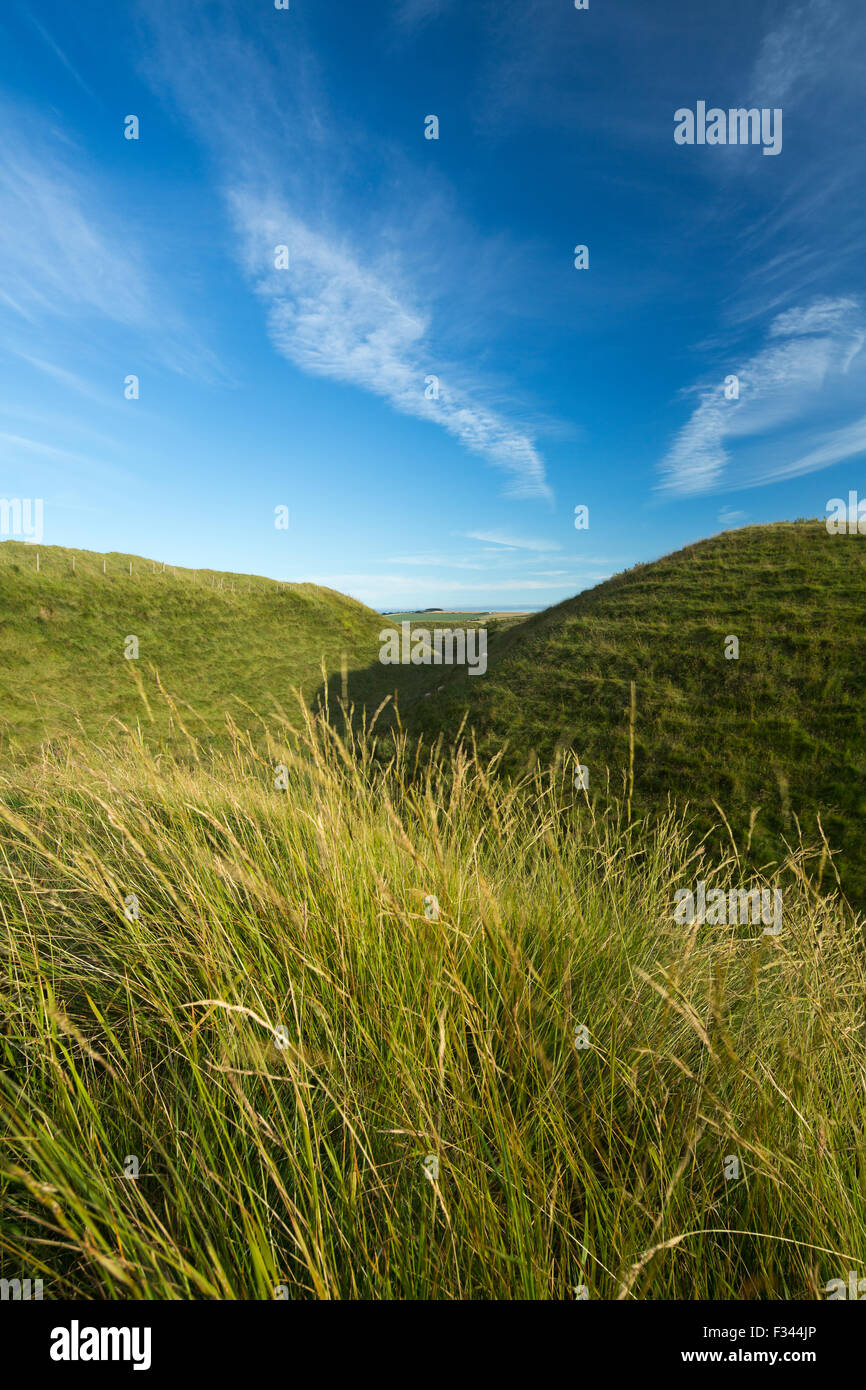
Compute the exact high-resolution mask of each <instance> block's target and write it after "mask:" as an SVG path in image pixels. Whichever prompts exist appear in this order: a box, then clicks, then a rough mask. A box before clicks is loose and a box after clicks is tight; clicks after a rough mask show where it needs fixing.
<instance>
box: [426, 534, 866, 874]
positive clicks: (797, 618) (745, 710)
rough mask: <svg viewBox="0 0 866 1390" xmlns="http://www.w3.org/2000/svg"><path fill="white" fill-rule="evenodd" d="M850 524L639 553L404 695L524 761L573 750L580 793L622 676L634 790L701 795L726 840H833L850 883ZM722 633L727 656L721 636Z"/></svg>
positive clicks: (601, 778) (865, 780) (857, 592)
mask: <svg viewBox="0 0 866 1390" xmlns="http://www.w3.org/2000/svg"><path fill="white" fill-rule="evenodd" d="M864 620H866V541H864V540H863V539H862V537H858V536H828V535H827V532H826V529H825V528H824V526H823V525H822V524H819V523H790V524H778V525H772V526H759V527H749V528H746V529H743V530H740V531H734V532H726V533H724V534H723V535H721V536H718V537H715V538H714V539H712V540H707V541H701V542H699V543H698V544H696V545H693V546H689V547H688V548H687V549H685V550H682V551H679V552H677V553H675V554H673V555H670V556H668V557H666V558H664V559H662V560H659V561H657V562H656V563H653V564H648V565H640V566H637V567H636V568H634V569H632V570H629V571H627V572H625V573H623V574H621V575H617V576H616V577H615V578H613V579H611V580H609V581H608V582H606V583H604V584H601V585H599V586H598V587H597V588H595V589H592V590H589V591H587V592H586V593H583V594H580V595H579V596H578V597H577V598H574V599H570V600H568V601H567V602H565V603H562V604H559V605H558V606H557V607H556V608H552V609H548V610H546V611H545V612H544V613H541V614H538V615H537V616H535V617H532V618H529V619H527V620H526V621H525V622H523V623H520V624H519V625H518V626H516V627H514V628H512V629H511V630H510V631H508V632H506V633H504V634H503V635H502V636H501V637H499V638H497V639H494V640H493V641H491V645H490V663H489V669H488V672H487V674H486V675H485V676H483V677H475V678H472V679H469V678H467V677H466V676H465V675H461V674H459V673H446V675H445V676H444V677H443V676H439V681H441V680H442V679H443V678H444V679H445V682H446V691H445V693H444V694H443V695H441V696H439V697H438V698H437V700H436V701H423V702H422V701H418V702H417V703H415V704H414V705H412V704H409V705H407V704H406V703H404V705H403V709H402V712H403V715H404V718H405V717H406V716H407V715H408V717H409V722H410V725H412V726H413V727H423V728H424V729H425V730H426V731H427V732H428V733H432V734H436V733H439V732H442V733H444V734H445V735H446V736H448V735H449V734H450V733H451V731H453V729H454V728H456V727H457V725H458V724H459V720H460V717H461V714H462V712H463V711H464V710H465V709H467V708H468V710H469V723H470V725H471V726H473V727H474V728H475V729H476V730H477V733H478V736H479V746H480V747H481V748H482V749H483V750H484V751H485V752H488V753H492V752H494V751H495V750H496V749H497V748H499V747H500V745H501V743H502V742H503V741H504V740H509V742H510V748H511V751H510V753H509V755H508V761H510V762H511V764H512V765H514V766H526V762H527V758H528V757H530V758H531V757H532V756H533V755H534V756H536V757H537V758H538V759H539V760H541V762H542V763H548V762H550V761H555V760H556V759H557V757H562V756H563V755H565V756H566V758H571V757H572V755H573V756H574V757H579V760H580V761H581V762H582V763H584V764H585V765H587V766H588V767H589V769H590V792H591V793H593V792H594V791H597V790H598V789H599V788H601V787H603V786H604V784H605V771H606V769H611V770H612V773H613V779H614V783H615V786H616V789H617V791H618V792H621V791H622V787H623V781H622V778H623V775H624V772H623V770H624V769H627V767H628V762H629V703H630V682H632V681H634V683H635V697H636V722H635V803H636V805H637V806H638V807H647V806H658V805H660V804H664V803H665V802H666V800H667V798H668V796H669V795H672V796H674V797H676V798H677V799H678V800H679V801H680V802H682V801H684V800H685V799H686V798H688V800H689V801H690V802H691V803H692V805H693V806H694V807H695V808H696V809H697V810H698V811H699V812H700V813H701V815H702V817H703V820H704V823H706V824H709V823H710V820H714V821H715V822H716V823H718V819H719V818H718V815H717V814H716V813H715V812H714V811H713V807H712V802H713V800H714V799H715V800H716V801H717V802H718V803H719V805H720V806H721V807H722V808H723V809H724V811H725V813H726V815H727V816H728V818H729V820H730V822H731V826H732V829H733V831H734V834H735V836H736V837H737V840H738V843H742V842H743V841H744V840H745V839H746V838H747V837H748V830H749V822H750V816H751V812H752V811H753V809H754V808H760V809H759V813H758V816H757V820H756V822H755V826H754V831H753V838H752V847H753V850H754V853H755V855H756V856H757V858H758V859H760V858H761V856H762V855H766V856H775V855H776V854H777V853H778V852H779V844H780V837H782V836H788V837H791V838H792V839H796V838H797V827H796V822H795V816H798V817H800V818H801V824H802V826H803V830H804V833H805V834H806V835H807V837H813V838H816V837H817V838H819V836H818V831H817V828H816V825H815V819H814V812H816V811H820V813H821V816H822V823H823V825H824V829H825V831H826V832H827V834H828V837H829V840H830V842H831V845H832V846H833V847H834V848H839V849H841V850H842V854H841V856H840V859H839V861H838V862H839V866H840V870H841V872H842V875H843V881H844V883H845V886H846V888H847V889H848V890H849V891H850V892H851V893H853V894H854V895H855V896H857V897H858V898H860V899H861V900H862V898H864V897H866V846H864V845H863V843H862V837H861V836H860V833H859V829H858V826H859V824H860V822H861V821H862V817H863V814H864V811H866V737H864V736H866V691H864V682H866V644H864V640H863V638H864V632H863V624H864ZM728 634H736V635H737V636H738V637H739V641H740V656H739V660H737V661H733V660H731V661H729V660H725V656H724V639H725V637H726V636H727V635H728Z"/></svg>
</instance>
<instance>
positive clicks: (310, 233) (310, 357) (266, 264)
mask: <svg viewBox="0 0 866 1390" xmlns="http://www.w3.org/2000/svg"><path fill="white" fill-rule="evenodd" d="M229 205H230V208H231V212H232V216H233V220H234V224H235V227H236V229H237V232H238V235H239V238H240V240H241V244H242V248H243V261H244V265H245V268H246V270H247V272H248V274H249V276H250V278H251V280H252V282H253V283H254V285H255V289H256V292H257V293H258V294H259V295H260V296H261V298H262V299H263V300H264V302H265V303H266V304H267V311H268V312H267V323H268V332H269V334H270V337H271V341H272V342H273V344H274V346H275V348H276V349H277V351H278V352H280V353H281V354H282V356H283V357H285V358H286V359H287V360H288V361H290V362H293V363H294V364H295V365H296V366H298V367H300V368H302V369H303V370H304V371H308V372H312V373H315V374H316V375H319V376H327V377H330V378H332V379H334V380H337V381H342V382H346V383H348V384H351V385H353V386H357V387H359V388H361V389H362V390H366V391H369V392H371V393H372V394H374V395H376V396H379V397H381V398H382V399H383V400H386V401H387V402H388V404H389V405H390V406H392V407H393V408H394V409H395V410H399V411H400V412H401V413H402V414H404V415H414V416H416V417H418V418H419V419H423V420H427V421H429V422H430V423H431V424H435V425H438V426H440V427H441V428H442V429H444V430H446V431H447V432H448V433H449V434H450V435H452V436H453V437H454V438H455V439H457V440H458V441H459V442H460V443H461V444H462V445H463V446H464V447H465V448H466V449H468V450H469V451H470V452H472V453H474V454H477V455H479V456H481V457H482V458H484V459H486V460H487V461H488V462H489V463H491V464H493V465H495V466H496V467H497V468H499V469H501V470H502V471H503V472H504V473H505V474H507V476H508V479H509V481H508V486H507V493H508V495H509V496H513V497H548V498H549V497H550V495H551V494H550V489H549V487H548V485H547V482H546V479H545V468H544V463H543V460H542V458H541V456H540V454H539V452H538V450H537V448H536V445H535V442H534V440H533V439H532V437H531V435H530V434H529V433H528V432H527V430H526V429H524V428H522V427H521V426H519V425H515V424H514V423H513V421H511V420H509V419H507V418H506V417H505V416H503V415H502V414H501V413H500V412H499V411H497V410H495V409H493V408H492V407H490V406H488V405H486V404H485V403H484V402H483V401H482V400H481V399H479V397H478V394H477V392H475V391H473V390H467V389H466V388H465V387H464V386H463V385H462V384H461V382H460V379H459V378H460V372H459V368H439V370H437V371H435V372H434V371H433V364H436V366H437V367H438V364H439V362H440V355H439V353H438V352H437V350H436V349H435V348H434V346H433V344H432V343H431V341H430V317H429V313H427V312H425V311H424V310H422V309H420V308H418V307H417V306H416V305H415V304H414V303H413V302H412V300H411V298H410V297H409V296H408V295H407V293H406V292H405V290H404V289H403V287H402V286H401V285H400V284H399V283H397V281H396V278H395V277H393V276H392V277H391V278H387V277H386V276H385V274H384V273H383V272H382V271H381V270H380V269H377V268H373V267H371V266H369V265H364V264H362V263H361V262H360V261H359V260H358V259H357V257H356V256H355V254H354V252H353V250H351V249H350V248H349V247H348V246H347V245H340V244H338V243H336V242H335V241H332V240H330V239H329V238H327V237H326V236H324V235H323V234H321V233H319V232H316V231H314V230H313V229H312V228H311V227H310V226H309V225H307V224H306V223H304V222H302V221H301V220H300V219H298V218H297V217H295V216H293V215H292V212H291V210H290V209H289V207H288V206H287V205H286V204H285V203H283V202H281V200H280V199H279V198H278V197H276V196H275V195H273V194H267V193H264V194H259V193H256V192H253V191H252V190H250V189H247V188H234V189H232V190H231V191H230V193H229ZM277 246H286V247H287V248H288V249H289V255H290V266H289V268H288V269H279V270H278V269H275V267H274V260H275V255H274V253H275V248H276V247H277ZM433 375H435V376H436V377H437V379H438V382H437V389H438V397H437V398H434V397H433V396H432V395H431V396H429V397H428V395H427V385H428V382H429V378H430V377H431V376H433ZM432 389H433V388H432V386H431V390H432Z"/></svg>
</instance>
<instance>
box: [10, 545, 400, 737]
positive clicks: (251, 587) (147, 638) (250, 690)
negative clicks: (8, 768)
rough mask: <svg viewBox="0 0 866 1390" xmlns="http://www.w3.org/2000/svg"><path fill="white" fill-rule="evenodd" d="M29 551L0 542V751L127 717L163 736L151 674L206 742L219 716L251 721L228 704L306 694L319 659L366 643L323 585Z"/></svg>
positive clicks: (372, 644)
mask: <svg viewBox="0 0 866 1390" xmlns="http://www.w3.org/2000/svg"><path fill="white" fill-rule="evenodd" d="M35 552H36V547H34V546H32V545H27V544H25V543H23V542H18V541H7V542H5V543H3V544H2V545H0V740H2V742H0V746H2V745H3V744H4V743H5V744H7V745H8V743H10V742H11V744H12V746H13V747H16V748H20V749H24V750H25V751H32V750H33V749H34V748H35V747H37V746H38V745H39V743H40V742H41V740H43V739H46V738H49V739H50V738H56V737H59V736H62V735H65V734H68V733H70V732H73V731H75V729H76V727H77V726H78V727H83V729H84V730H85V731H86V732H87V734H88V735H90V736H92V737H94V738H97V739H104V737H105V735H106V734H107V733H110V732H113V731H116V729H117V724H116V722H115V721H116V720H121V721H122V722H123V723H124V724H126V725H134V724H135V722H136V720H140V721H141V724H142V726H143V727H144V728H145V729H147V730H148V732H149V733H151V734H154V735H156V736H157V737H158V738H160V739H163V738H165V737H166V736H168V735H170V733H171V726H170V719H171V716H170V713H169V709H168V706H167V705H166V703H165V701H164V700H163V699H162V697H161V696H160V694H159V689H158V686H157V682H156V677H155V675H154V672H155V671H158V673H159V678H160V679H161V681H162V683H163V685H164V687H165V689H166V690H167V691H168V693H169V695H170V696H171V697H172V698H173V699H174V700H176V701H177V702H178V713H179V715H180V718H181V719H182V720H183V721H184V723H185V724H187V725H188V727H189V729H190V731H191V732H193V733H194V734H195V735H196V736H197V737H199V738H201V739H203V740H205V741H207V740H209V738H210V736H211V733H213V734H216V735H219V734H220V733H221V732H222V731H224V729H225V717H224V716H225V713H226V711H228V712H230V713H231V714H232V716H233V717H234V719H236V720H237V721H238V722H239V723H241V724H249V723H252V722H253V721H252V720H251V719H250V717H249V716H248V715H247V713H246V711H244V709H243V707H242V705H241V704H240V703H239V700H242V701H245V702H246V703H247V704H249V705H251V706H252V707H253V708H254V709H255V711H256V713H258V714H261V715H263V716H269V715H270V714H271V713H272V712H273V710H274V709H275V708H276V707H278V706H281V707H283V708H286V709H288V710H290V711H293V710H295V708H296V704H295V700H294V698H293V694H292V692H293V689H294V688H295V687H297V686H300V687H301V688H302V689H303V690H304V693H305V694H306V696H307V697H308V698H309V697H311V696H312V695H313V693H314V692H315V690H316V689H317V688H318V687H319V685H320V684H321V661H322V658H323V656H324V657H325V659H326V662H327V667H328V669H329V670H330V671H335V670H336V671H337V672H339V670H340V664H341V658H342V654H343V653H345V654H346V656H347V659H348V665H349V667H350V668H352V667H364V666H367V665H368V663H369V662H370V661H372V660H374V659H375V655H376V653H377V652H378V641H377V634H378V632H379V631H380V629H381V625H382V624H381V619H380V618H379V615H378V614H375V613H373V611H372V610H371V609H368V608H366V607H365V606H364V605H363V604H361V603H357V602H355V601H354V600H353V599H350V598H347V597H346V596H345V595H343V594H338V593H335V592H334V591H333V590H331V589H323V588H319V587H318V586H316V585H313V584H285V585H279V584H277V583H275V582H274V581H273V580H269V579H260V578H257V577H255V576H250V575H234V574H221V573H219V572H215V571H211V570H198V571H195V572H194V571H191V570H183V569H179V568H175V569H166V570H165V571H163V570H162V568H161V566H158V565H157V566H154V564H153V562H152V561H150V560H145V559H142V558H141V557H140V556H129V555H119V554H110V555H108V556H105V557H103V556H102V555H97V554H95V553H93V552H91V551H83V550H67V549H65V548H63V547H60V546H40V547H39V558H40V571H39V573H37V572H36V553H35ZM73 556H74V557H75V572H74V573H73V570H72V558H73ZM103 559H105V561H106V571H107V572H106V574H103V572H102V564H103ZM130 560H131V561H132V566H133V573H132V577H130V575H129V562H130ZM212 580H215V584H213V583H212ZM220 583H222V585H223V587H222V588H220V587H219V585H220ZM231 584H234V586H235V587H234V590H232V589H231V588H230V587H229V586H230V585H231ZM130 634H134V635H135V636H137V637H138V639H139V653H140V655H139V659H138V661H128V660H126V659H125V657H124V640H125V638H126V637H127V636H128V635H130ZM136 675H137V676H139V677H140V679H141V683H142V686H143V688H144V689H145V691H146V694H147V697H148V703H149V708H150V711H151V713H152V716H153V721H154V722H153V725H152V726H150V721H149V718H148V710H147V706H146V704H145V702H144V700H143V699H142V697H141V695H140V694H139V692H138V689H137V687H136V681H135V676H136ZM338 679H339V677H338ZM184 701H187V702H188V703H189V705H190V706H192V709H193V710H194V711H195V713H194V714H193V713H192V712H191V711H190V709H189V708H187V706H186V705H185V704H184ZM79 721H80V722H79ZM176 724H177V719H175V733H176V732H177V730H176Z"/></svg>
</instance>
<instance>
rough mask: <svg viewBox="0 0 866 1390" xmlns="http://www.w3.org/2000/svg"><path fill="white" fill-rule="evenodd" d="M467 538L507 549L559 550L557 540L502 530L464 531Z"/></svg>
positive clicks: (559, 546)
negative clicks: (515, 534) (516, 534)
mask: <svg viewBox="0 0 866 1390" xmlns="http://www.w3.org/2000/svg"><path fill="white" fill-rule="evenodd" d="M462 534H463V535H464V536H465V537H466V539H467V540H471V541H486V542H487V543H488V544H490V545H501V546H505V547H506V548H507V549H509V550H535V551H539V552H542V551H546V550H561V549H562V546H561V545H559V544H558V542H557V541H548V540H543V539H540V538H532V537H527V536H512V535H509V534H507V533H505V534H503V532H502V531H464V532H463V533H462Z"/></svg>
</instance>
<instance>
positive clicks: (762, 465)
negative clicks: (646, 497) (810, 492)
mask: <svg viewBox="0 0 866 1390" xmlns="http://www.w3.org/2000/svg"><path fill="white" fill-rule="evenodd" d="M864 341H866V332H864V328H863V326H862V323H861V313H860V309H859V305H858V304H857V302H856V301H855V300H853V299H850V298H836V299H820V300H816V301H814V302H812V303H811V304H808V305H805V306H802V307H797V308H792V309H789V310H787V311H785V312H784V313H782V314H779V315H778V316H777V317H776V318H775V319H774V320H773V322H772V323H771V324H770V326H769V329H768V331H767V335H766V342H765V344H764V346H763V347H761V348H760V349H759V350H758V351H757V352H755V353H753V354H752V356H750V357H748V358H747V359H746V360H745V361H744V362H742V363H741V364H739V365H737V366H733V365H732V366H731V367H730V368H728V369H726V370H725V371H724V372H720V373H719V378H718V380H717V382H715V383H713V384H712V385H704V386H702V387H700V388H698V394H699V398H700V403H699V405H698V406H697V408H696V409H695V410H694V411H693V413H692V415H691V417H690V419H689V420H688V421H687V423H686V424H685V425H684V426H683V428H682V429H681V430H680V432H679V434H678V435H677V437H676V439H675V440H674V443H673V445H672V446H671V448H670V449H669V451H668V453H667V454H666V456H665V458H664V459H663V460H662V463H661V483H660V487H661V489H662V490H664V491H667V492H672V493H678V494H681V495H688V494H694V493H700V492H711V491H714V490H718V489H720V488H721V487H724V486H732V485H733V484H734V483H735V482H736V483H738V484H739V485H741V486H758V485H760V484H761V483H766V482H770V481H773V480H776V479H778V478H781V477H787V476H791V471H792V470H793V471H796V472H807V471H809V470H810V468H819V467H825V466H827V464H828V463H830V462H837V461H839V459H840V458H841V457H844V456H845V455H844V452H843V453H841V454H840V453H839V450H840V449H844V444H845V441H846V440H848V439H850V440H856V439H857V438H858V435H857V431H856V427H854V429H853V433H851V434H849V433H848V432H846V431H845V430H844V429H842V430H838V429H837V430H836V432H835V434H834V436H833V437H834V439H835V440H836V445H835V450H829V451H828V450H822V449H811V450H807V451H806V452H805V453H803V446H804V441H805V440H806V439H807V438H809V437H810V436H811V435H813V434H814V433H815V431H816V430H817V429H819V428H821V426H822V423H823V422H824V421H827V420H830V419H832V420H833V423H834V425H835V423H836V420H838V416H839V413H840V412H843V413H844V412H846V411H850V410H851V409H852V408H853V406H854V403H855V402H857V401H858V399H859V400H862V387H863V376H864V372H863V370H862V361H863V359H862V358H861V356H860V354H861V349H862V347H863V344H864ZM855 363H857V364H858V368H859V370H858V372H857V373H855V372H853V371H852V370H851V369H852V366H853V365H854V364H855ZM728 375H736V377H737V378H738V379H739V398H737V399H727V397H726V395H725V385H724V381H725V378H726V377H727V376H728ZM827 427H828V426H826V425H824V428H825V429H826V428H827ZM771 431H772V432H774V437H773V438H770V434H771ZM749 440H752V441H755V447H753V449H752V452H751V454H750V453H749V452H748V451H746V452H745V455H744V457H742V458H741V457H740V456H739V452H738V451H743V448H744V445H745V444H746V443H747V442H748V441H749ZM759 443H760V450H761V453H760V456H756V455H757V446H758V444H759ZM830 452H833V454H834V456H833V457H832V458H831V457H830V456H829V454H830ZM825 454H826V458H825ZM792 455H793V458H792ZM822 458H824V461H823V462H822V461H820V460H821V459H822ZM808 460H811V461H812V462H811V464H809V463H808V462H807V461H808Z"/></svg>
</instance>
